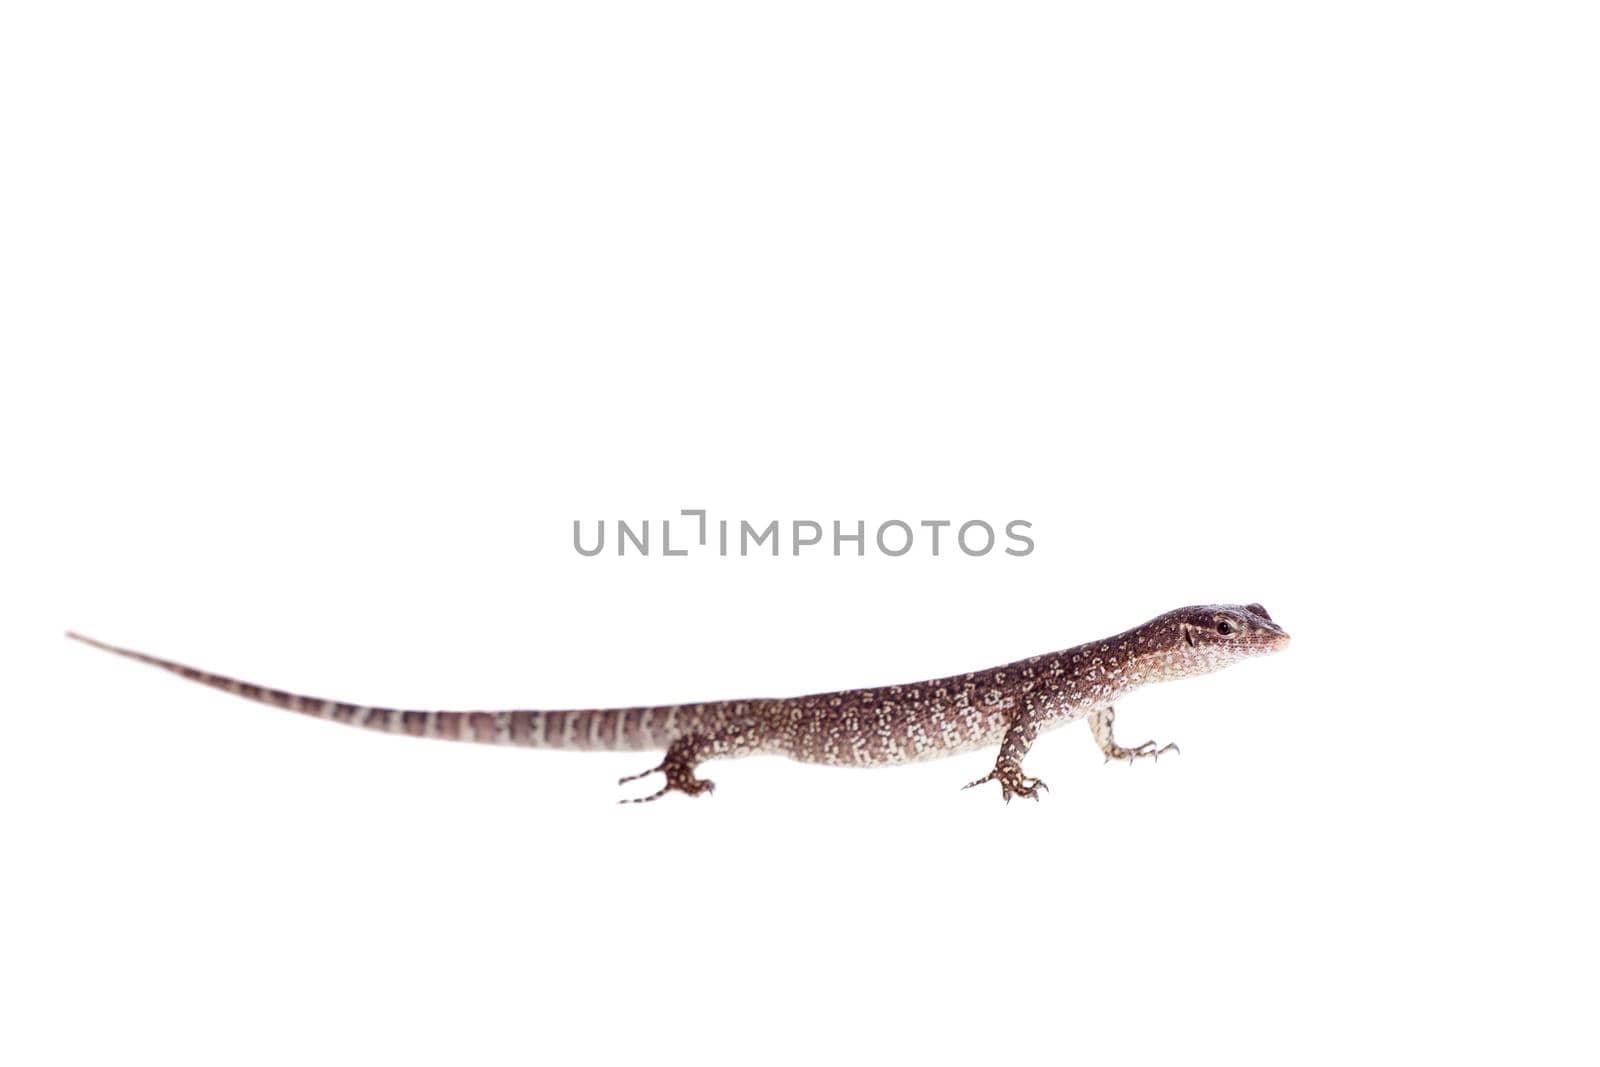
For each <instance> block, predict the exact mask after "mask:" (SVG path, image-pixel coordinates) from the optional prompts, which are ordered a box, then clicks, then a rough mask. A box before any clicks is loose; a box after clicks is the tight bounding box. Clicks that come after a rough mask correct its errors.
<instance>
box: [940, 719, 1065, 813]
mask: <svg viewBox="0 0 1600 1067" xmlns="http://www.w3.org/2000/svg"><path fill="white" fill-rule="evenodd" d="M1038 736H1039V717H1038V715H1037V714H1036V713H1035V712H1034V711H1033V710H1032V709H1030V708H1027V707H1023V708H1019V709H1017V712H1016V714H1015V715H1013V716H1012V717H1011V725H1010V726H1009V727H1007V729H1006V735H1005V737H1004V738H1002V739H1001V741H1000V755H999V757H997V758H996V759H995V761H994V770H992V771H990V772H989V773H988V774H986V775H984V776H983V777H982V778H979V779H978V780H977V781H975V782H968V783H967V784H966V785H964V786H962V787H961V788H963V789H971V788H972V787H973V786H975V785H982V784H983V783H984V782H988V781H995V782H999V783H1000V795H1001V796H1003V797H1005V798H1006V803H1007V804H1009V803H1011V795H1012V794H1013V793H1015V794H1016V795H1017V796H1022V797H1032V798H1033V799H1035V800H1038V799H1039V794H1040V793H1046V792H1049V790H1050V787H1049V786H1047V785H1045V784H1044V781H1043V780H1042V779H1039V778H1029V777H1028V776H1027V775H1025V774H1023V773H1022V757H1024V756H1026V755H1027V754H1028V748H1029V747H1030V746H1031V745H1032V744H1033V739H1034V738H1035V737H1038Z"/></svg>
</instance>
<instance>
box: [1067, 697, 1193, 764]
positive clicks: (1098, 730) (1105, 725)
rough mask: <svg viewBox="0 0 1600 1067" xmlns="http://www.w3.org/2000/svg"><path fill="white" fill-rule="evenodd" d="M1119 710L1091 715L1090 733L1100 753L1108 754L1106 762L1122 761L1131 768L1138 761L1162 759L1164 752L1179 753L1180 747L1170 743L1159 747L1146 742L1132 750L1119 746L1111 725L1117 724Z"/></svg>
mask: <svg viewBox="0 0 1600 1067" xmlns="http://www.w3.org/2000/svg"><path fill="white" fill-rule="evenodd" d="M1116 719H1117V709H1116V708H1112V707H1105V708H1097V709H1095V710H1094V711H1091V712H1090V713H1089V732H1090V733H1091V734H1093V735H1094V740H1095V744H1097V745H1099V746H1100V751H1101V752H1104V753H1105V754H1106V762H1108V763H1109V762H1110V761H1112V760H1122V761H1124V762H1126V763H1127V764H1128V765H1129V766H1132V765H1133V761H1134V760H1138V759H1145V758H1147V757H1148V758H1149V759H1160V758H1161V754H1162V753H1163V752H1177V751H1178V746H1177V745H1175V744H1173V743H1172V742H1171V741H1168V742H1167V743H1166V744H1164V745H1161V746H1157V745H1156V743H1155V742H1154V741H1146V742H1145V743H1144V744H1142V745H1135V746H1134V747H1132V748H1123V747H1122V746H1121V745H1119V744H1117V739H1116V737H1115V736H1114V735H1113V734H1112V730H1111V724H1112V723H1114V722H1116Z"/></svg>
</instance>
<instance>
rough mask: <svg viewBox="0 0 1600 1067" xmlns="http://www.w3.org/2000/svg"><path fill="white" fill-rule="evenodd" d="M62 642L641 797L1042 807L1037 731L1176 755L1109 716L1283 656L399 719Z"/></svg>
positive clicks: (1146, 753) (1035, 661)
mask: <svg viewBox="0 0 1600 1067" xmlns="http://www.w3.org/2000/svg"><path fill="white" fill-rule="evenodd" d="M67 636H68V637H71V638H73V639H74V640H78V641H82V642H84V643H85V644H89V645H93V646H94V647H96V648H101V649H105V650H106V651H107V652H115V653H116V654H117V655H119V656H127V657H128V658H129V659H136V660H138V661H140V662H141V663H148V664H151V665H152V666H156V667H160V668H162V669H164V670H169V671H172V672H173V673H174V674H180V675H182V676H183V677H185V678H188V679H190V680H191V681H195V682H200V683H201V684H203V685H209V686H213V687H215V688H217V689H223V690H226V691H227V692H230V693H233V694H235V695H237V696H241V697H245V698H246V699H249V700H255V701H259V702H260V703H263V704H270V705H272V706H273V707H277V708H287V709H288V710H290V711H298V712H300V713H302V714H305V715H313V716H316V717H318V718H322V719H331V720H333V721H334V722H340V723H345V724H347V725H350V726H361V727H365V728H366V729H369V730H383V731H385V732H388V733H398V734H410V735H412V736H413V737H441V738H445V739H446V740H450V741H477V742H482V743H486V744H500V745H521V746H525V747H529V748H565V749H578V750H583V751H629V752H633V751H665V753H666V756H665V757H664V758H663V759H662V761H661V762H660V763H659V764H657V765H656V766H654V767H652V768H650V770H648V771H643V772H641V773H639V774H635V775H630V776H629V777H627V778H623V779H621V782H619V784H622V783H626V782H631V781H635V780H636V779H639V778H643V777H645V776H646V775H649V774H654V773H656V772H658V771H659V772H661V773H662V774H663V775H664V776H665V777H666V784H665V785H663V786H662V787H661V788H660V789H658V790H656V791H655V792H654V793H652V794H650V795H649V796H645V797H637V798H632V799H631V800H627V801H623V803H641V802H643V801H648V800H655V799H657V798H659V797H662V796H664V795H666V794H667V793H669V792H673V791H677V792H681V793H688V794H690V795H698V794H700V793H709V792H711V790H712V788H713V785H712V783H711V782H710V781H709V780H707V779H704V778H697V777H696V776H695V768H696V767H697V766H698V765H699V764H700V763H702V762H704V761H705V760H708V759H715V758H726V757H735V756H750V755H758V754H773V755H782V756H788V757H790V758H791V759H796V760H801V761H803V762H807V763H831V764H838V765H844V766H854V767H878V766H884V765H887V764H893V763H906V762H910V761H912V760H925V759H936V758H939V757H942V756H952V755H955V754H956V753H958V752H967V751H971V750H972V749H977V748H986V747H988V746H990V745H994V744H998V745H999V746H1000V754H999V757H998V758H997V759H996V760H995V764H994V769H993V770H992V771H990V772H989V773H988V774H986V775H984V776H983V777H982V778H979V779H978V780H977V781H975V782H970V783H968V785H967V786H966V788H969V789H970V788H971V787H972V786H975V785H981V784H982V783H984V782H987V781H991V780H992V781H996V782H999V783H1000V791H1001V794H1002V795H1003V796H1004V797H1005V799H1006V801H1007V802H1009V801H1010V800H1011V797H1012V795H1013V794H1016V795H1018V796H1025V797H1033V798H1034V799H1035V800H1037V799H1038V798H1039V794H1040V793H1041V792H1043V791H1044V790H1046V789H1047V788H1048V787H1047V786H1046V785H1045V784H1044V782H1042V781H1040V780H1039V779H1037V778H1030V777H1028V776H1027V775H1025V774H1023V772H1022V760H1023V757H1024V756H1026V755H1027V753H1028V748H1029V747H1030V746H1031V745H1032V744H1033V740H1034V738H1035V737H1037V736H1038V735H1039V732H1040V731H1041V730H1045V729H1049V728H1051V727H1055V726H1060V725H1063V724H1064V723H1069V722H1072V721H1074V720H1076V719H1080V718H1083V717H1085V716H1087V717H1088V719H1089V729H1090V732H1091V733H1092V734H1093V736H1094V739H1095V741H1096V742H1097V743H1098V744H1099V745H1100V750H1101V751H1102V752H1104V753H1105V756H1106V759H1107V760H1122V761H1126V762H1129V763H1131V762H1133V761H1134V760H1138V759H1144V758H1150V759H1157V758H1159V757H1160V756H1161V755H1162V754H1163V753H1165V752H1169V751H1172V752H1175V751H1177V747H1178V746H1176V745H1173V744H1167V745H1161V746H1158V745H1157V744H1156V743H1155V742H1154V741H1146V742H1144V743H1143V744H1140V745H1135V746H1134V747H1133V748H1124V747H1122V746H1121V745H1119V744H1117V742H1116V738H1115V737H1114V736H1113V735H1112V729H1111V727H1112V722H1113V721H1114V719H1115V716H1116V710H1115V707H1114V704H1115V702H1116V701H1117V700H1119V699H1120V698H1122V697H1123V696H1125V695H1127V694H1128V693H1131V692H1133V691H1134V690H1135V689H1137V688H1139V687H1140V686H1142V685H1147V684H1149V683H1151V682H1161V681H1166V680H1168V679H1172V678H1182V677H1185V676H1187V675H1191V674H1204V673H1207V672H1209V671H1214V670H1218V669H1220V668H1222V667H1226V666H1227V665H1228V664H1230V663H1233V662H1235V661H1237V660H1241V659H1246V658H1248V657H1250V656H1255V655H1260V654H1262V653H1267V652H1275V651H1277V650H1278V649H1281V648H1283V647H1284V646H1285V645H1287V644H1288V643H1289V635H1288V634H1287V633H1285V632H1284V631H1283V628H1282V627H1280V626H1279V625H1278V624H1277V623H1275V622H1273V621H1272V617H1271V616H1269V615H1268V614H1267V609H1266V608H1263V607H1262V606H1261V605H1260V604H1246V605H1243V606H1240V605H1237V604H1213V605H1206V606H1200V607H1188V608H1179V609H1177V610H1176V611H1169V612H1167V613H1166V614H1165V615H1159V616H1157V617H1156V618H1154V619H1151V620H1150V621H1149V622H1147V623H1145V624H1144V625H1143V626H1137V627H1134V628H1133V629H1132V630H1128V631H1126V632H1124V633H1120V634H1117V635H1116V636H1115V637H1108V638H1105V639H1104V640H1101V641H1091V642H1089V643H1088V644H1084V645H1078V646H1076V647H1074V648H1069V649H1065V650H1064V651H1061V652H1053V653H1048V654H1046V655H1042V656H1032V657H1030V658H1028V659H1024V660H1018V661H1017V662H1015V663H1008V664H1006V665H1005V666H1003V667H993V668H991V669H989V670H985V671H976V672H973V673H971V674H958V675H953V676H951V677H949V678H934V679H930V680H929V681H925V682H912V683H910V684H908V685H890V686H882V687H879V688H876V689H848V690H842V691H840V692H835V693H818V694H815V695H813V696H803V697H790V698H787V699H781V700H773V699H766V700H724V701H718V702H715V703H709V704H673V705H663V706H659V707H639V708H594V709H588V710H583V711H405V710H401V709H397V708H373V707H366V706H364V705H360V704H346V703H344V702H342V701H337V700H321V699H318V698H315V697H304V696H298V695H296V694H294V693H286V692H284V691H283V690H281V689H268V688H265V687H262V686H259V685H252V684H250V683H248V682H241V681H237V680H236V679H233V678H226V677H223V676H222V675H218V674H211V673H209V672H207V671H201V670H196V669H195V668H193V667H185V666H184V665H182V664H180V663H174V662H172V661H170V660H164V659H158V658H157V657H155V656H148V655H145V654H144V653H143V652H135V651H132V650H131V649H126V648H118V647H116V646H114V645H108V644H104V643H102V642H100V641H96V640H94V639H92V638H88V637H84V636H82V635H80V634H75V633H68V634H67Z"/></svg>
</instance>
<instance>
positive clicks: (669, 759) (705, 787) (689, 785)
mask: <svg viewBox="0 0 1600 1067" xmlns="http://www.w3.org/2000/svg"><path fill="white" fill-rule="evenodd" d="M700 748H701V739H700V738H694V737H681V738H679V739H678V740H676V741H674V742H673V743H672V747H671V748H669V749H667V754H666V755H665V756H664V757H662V760H661V762H660V763H658V764H656V765H655V766H654V767H651V768H650V769H649V770H648V771H640V772H639V773H638V774H630V775H628V776H627V777H626V778H619V779H617V784H618V785H626V784H627V783H629V782H637V781H638V780H639V779H641V778H647V777H649V776H650V775H652V774H655V773H656V772H657V771H660V772H661V773H662V774H664V775H666V778H667V783H666V784H665V785H663V786H662V787H661V788H660V789H657V790H656V791H655V792H654V793H651V794H650V795H649V796H644V797H624V798H622V799H621V800H619V801H617V803H618V804H647V803H649V802H650V801H652V800H660V799H661V798H662V797H664V796H666V795H667V794H668V793H687V794H688V795H689V796H699V795H700V794H701V793H711V792H714V791H715V790H716V788H717V785H716V783H715V782H713V781H711V780H710V779H709V778H696V777H695V773H694V768H695V764H696V763H698V762H699V754H700Z"/></svg>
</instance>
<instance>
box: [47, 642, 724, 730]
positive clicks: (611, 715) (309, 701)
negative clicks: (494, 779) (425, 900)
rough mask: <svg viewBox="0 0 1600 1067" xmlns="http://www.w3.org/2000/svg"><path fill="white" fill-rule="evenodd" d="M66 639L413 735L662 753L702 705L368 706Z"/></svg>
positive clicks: (248, 693) (238, 691) (244, 693)
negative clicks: (476, 708)
mask: <svg viewBox="0 0 1600 1067" xmlns="http://www.w3.org/2000/svg"><path fill="white" fill-rule="evenodd" d="M67 636H68V637H70V638H72V640H74V641H82V642H83V643H84V644H86V645H91V646H93V647H95V648H98V649H103V650H104V651H106V652H112V653H115V654H116V655H119V656H126V657H127V658H128V659H133V660H138V661H139V662H140V663H148V664H150V666H152V667H160V668H161V669H162V670H165V671H171V672H172V673H173V674H176V675H180V676H181V677H184V678H187V679H189V680H190V681H191V682H199V683H200V684H201V685H209V686H211V687H212V688H213V689H221V690H223V691H224V692H228V693H232V694H234V695H235V696H240V697H244V698H245V699H246V700H254V701H256V702H257V703H259V704H269V705H271V706H272V707H275V708H284V709H286V710H288V711H298V712H299V713H300V714H302V715H310V716H312V717H313V718H318V719H327V720H329V721H331V722H338V723H343V724H344V725H346V726H357V727H361V728H363V729H367V730H378V731H381V732H383V733H391V734H409V735H410V736H412V737H437V738H443V739H444V740H446V741H474V742H477V743H479V744H486V745H520V746H523V747H527V748H565V749H575V750H579V751H590V752H624V751H627V752H637V751H649V750H665V749H666V748H667V747H668V746H669V745H670V744H671V743H672V742H673V741H674V740H675V739H676V738H677V737H678V736H679V735H680V734H681V733H682V732H684V730H686V729H688V728H690V727H692V724H693V720H695V719H697V718H698V717H699V715H698V714H697V713H699V712H701V710H702V707H703V706H683V707H656V708H591V709H587V710H583V711H413V710H406V709H402V708H374V707H368V706H366V705H364V704H346V703H344V702H343V701H338V700H322V699H319V698H317V697H307V696H301V695H299V694H298V693H287V692H284V691H283V690H282V689H268V688H266V687H264V686H259V685H253V684H251V683H249V682H241V681H239V680H238V679H236V678H228V677H225V676H223V675H220V674H212V673H210V672H209V671H202V670H196V669H195V668H193V667H186V666H184V665H183V664H181V663H174V662H172V661H171V660H165V659H160V658H158V657H156V656H150V655H146V654H145V653H143V652H135V651H134V650H133V649H130V648H118V647H117V646H116V645H108V644H106V643H105V642H103V641H96V640H95V639H94V638H92V637H85V636H84V635H82V634H78V633H73V632H72V631H70V630H69V631H67Z"/></svg>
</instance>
